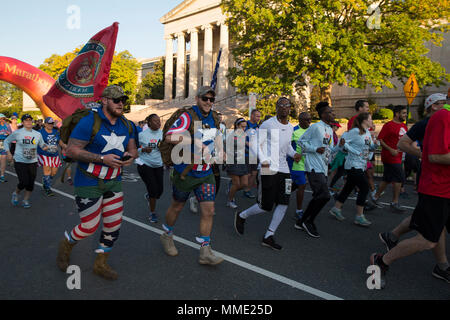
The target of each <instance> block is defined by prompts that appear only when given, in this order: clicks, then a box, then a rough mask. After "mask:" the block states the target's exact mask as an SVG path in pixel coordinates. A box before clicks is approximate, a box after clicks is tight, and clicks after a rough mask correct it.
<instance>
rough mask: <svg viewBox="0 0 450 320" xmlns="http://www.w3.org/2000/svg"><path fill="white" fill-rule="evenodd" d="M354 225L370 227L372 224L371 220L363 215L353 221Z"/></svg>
mask: <svg viewBox="0 0 450 320" xmlns="http://www.w3.org/2000/svg"><path fill="white" fill-rule="evenodd" d="M353 223H354V224H356V225H359V226H361V227H368V226H370V225H371V224H372V222H370V221H369V220H367V219H366V217H365V216H364V215H363V214H362V215H360V216H356V217H355V220H354V221H353Z"/></svg>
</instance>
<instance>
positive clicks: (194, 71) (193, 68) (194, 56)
mask: <svg viewBox="0 0 450 320" xmlns="http://www.w3.org/2000/svg"><path fill="white" fill-rule="evenodd" d="M189 32H190V34H191V54H190V58H189V59H190V62H189V97H190V98H194V97H195V95H196V94H197V90H198V30H197V29H196V28H194V29H191V30H189Z"/></svg>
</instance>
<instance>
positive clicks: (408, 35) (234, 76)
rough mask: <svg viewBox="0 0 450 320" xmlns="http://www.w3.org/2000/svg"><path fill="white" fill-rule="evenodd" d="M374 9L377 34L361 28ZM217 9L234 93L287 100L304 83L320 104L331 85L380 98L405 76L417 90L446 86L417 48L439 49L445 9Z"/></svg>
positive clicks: (306, 4)
mask: <svg viewBox="0 0 450 320" xmlns="http://www.w3.org/2000/svg"><path fill="white" fill-rule="evenodd" d="M374 3H379V4H380V13H381V17H380V18H381V21H380V25H379V28H373V25H370V23H368V21H371V20H370V19H369V18H372V17H373V15H370V14H368V8H369V5H371V4H374ZM222 7H223V10H224V12H225V14H227V16H228V17H229V18H228V19H227V23H228V25H229V29H230V35H231V41H232V42H233V43H234V44H235V45H234V46H233V49H232V54H233V56H234V59H235V61H236V62H237V65H238V67H235V68H231V69H230V78H231V81H232V82H233V84H234V86H236V87H237V88H238V90H239V91H240V92H242V93H246V92H256V93H258V94H261V95H263V96H268V95H270V94H276V95H289V94H290V93H291V92H292V84H293V83H294V82H296V81H297V82H300V83H304V82H305V79H306V78H307V79H308V80H309V82H310V83H311V84H312V85H314V86H317V87H318V88H319V91H320V96H321V100H323V99H324V97H325V96H328V97H329V94H330V88H331V86H332V85H333V84H340V85H346V86H349V87H353V88H361V89H364V88H366V87H367V86H368V85H370V86H372V87H373V88H375V89H376V90H377V91H381V90H382V88H383V87H387V88H393V87H394V84H393V83H392V82H391V79H399V80H400V81H402V82H403V83H404V82H405V81H406V80H407V79H408V77H409V76H410V75H411V73H413V72H414V73H415V75H416V78H417V80H418V82H419V86H420V87H422V88H423V87H425V86H427V85H432V84H434V85H439V84H443V82H444V81H445V80H450V75H449V74H447V73H446V71H445V69H444V68H443V67H442V66H441V65H440V64H439V63H436V62H433V61H431V60H430V59H429V58H428V57H427V56H426V55H425V54H426V53H427V52H428V51H429V50H428V49H427V48H426V47H425V44H426V43H427V42H430V43H431V44H432V45H435V46H440V45H441V42H442V40H443V36H442V34H443V33H445V32H447V31H448V30H449V29H450V25H448V23H447V22H446V19H445V17H448V16H449V13H450V8H449V5H448V1H442V0H427V1H423V0H402V1H387V0H386V1H385V0H383V1H374V0H369V1H363V0H272V1H262V0H223V1H222ZM369 27H370V28H369Z"/></svg>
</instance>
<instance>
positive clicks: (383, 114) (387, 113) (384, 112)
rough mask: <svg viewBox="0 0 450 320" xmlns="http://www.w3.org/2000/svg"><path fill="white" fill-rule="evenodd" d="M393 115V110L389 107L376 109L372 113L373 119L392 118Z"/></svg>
mask: <svg viewBox="0 0 450 320" xmlns="http://www.w3.org/2000/svg"><path fill="white" fill-rule="evenodd" d="M393 117H394V112H393V111H392V110H391V109H387V108H382V109H380V110H379V111H378V113H377V114H375V115H374V119H382V120H384V119H387V120H392V118H393Z"/></svg>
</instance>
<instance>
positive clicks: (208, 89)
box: [197, 86, 216, 97]
mask: <svg viewBox="0 0 450 320" xmlns="http://www.w3.org/2000/svg"><path fill="white" fill-rule="evenodd" d="M207 93H212V94H213V96H214V97H215V96H216V92H215V91H214V89H213V88H211V87H210V86H203V87H200V88H199V89H198V91H197V97H203V96H204V95H205V94H207Z"/></svg>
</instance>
